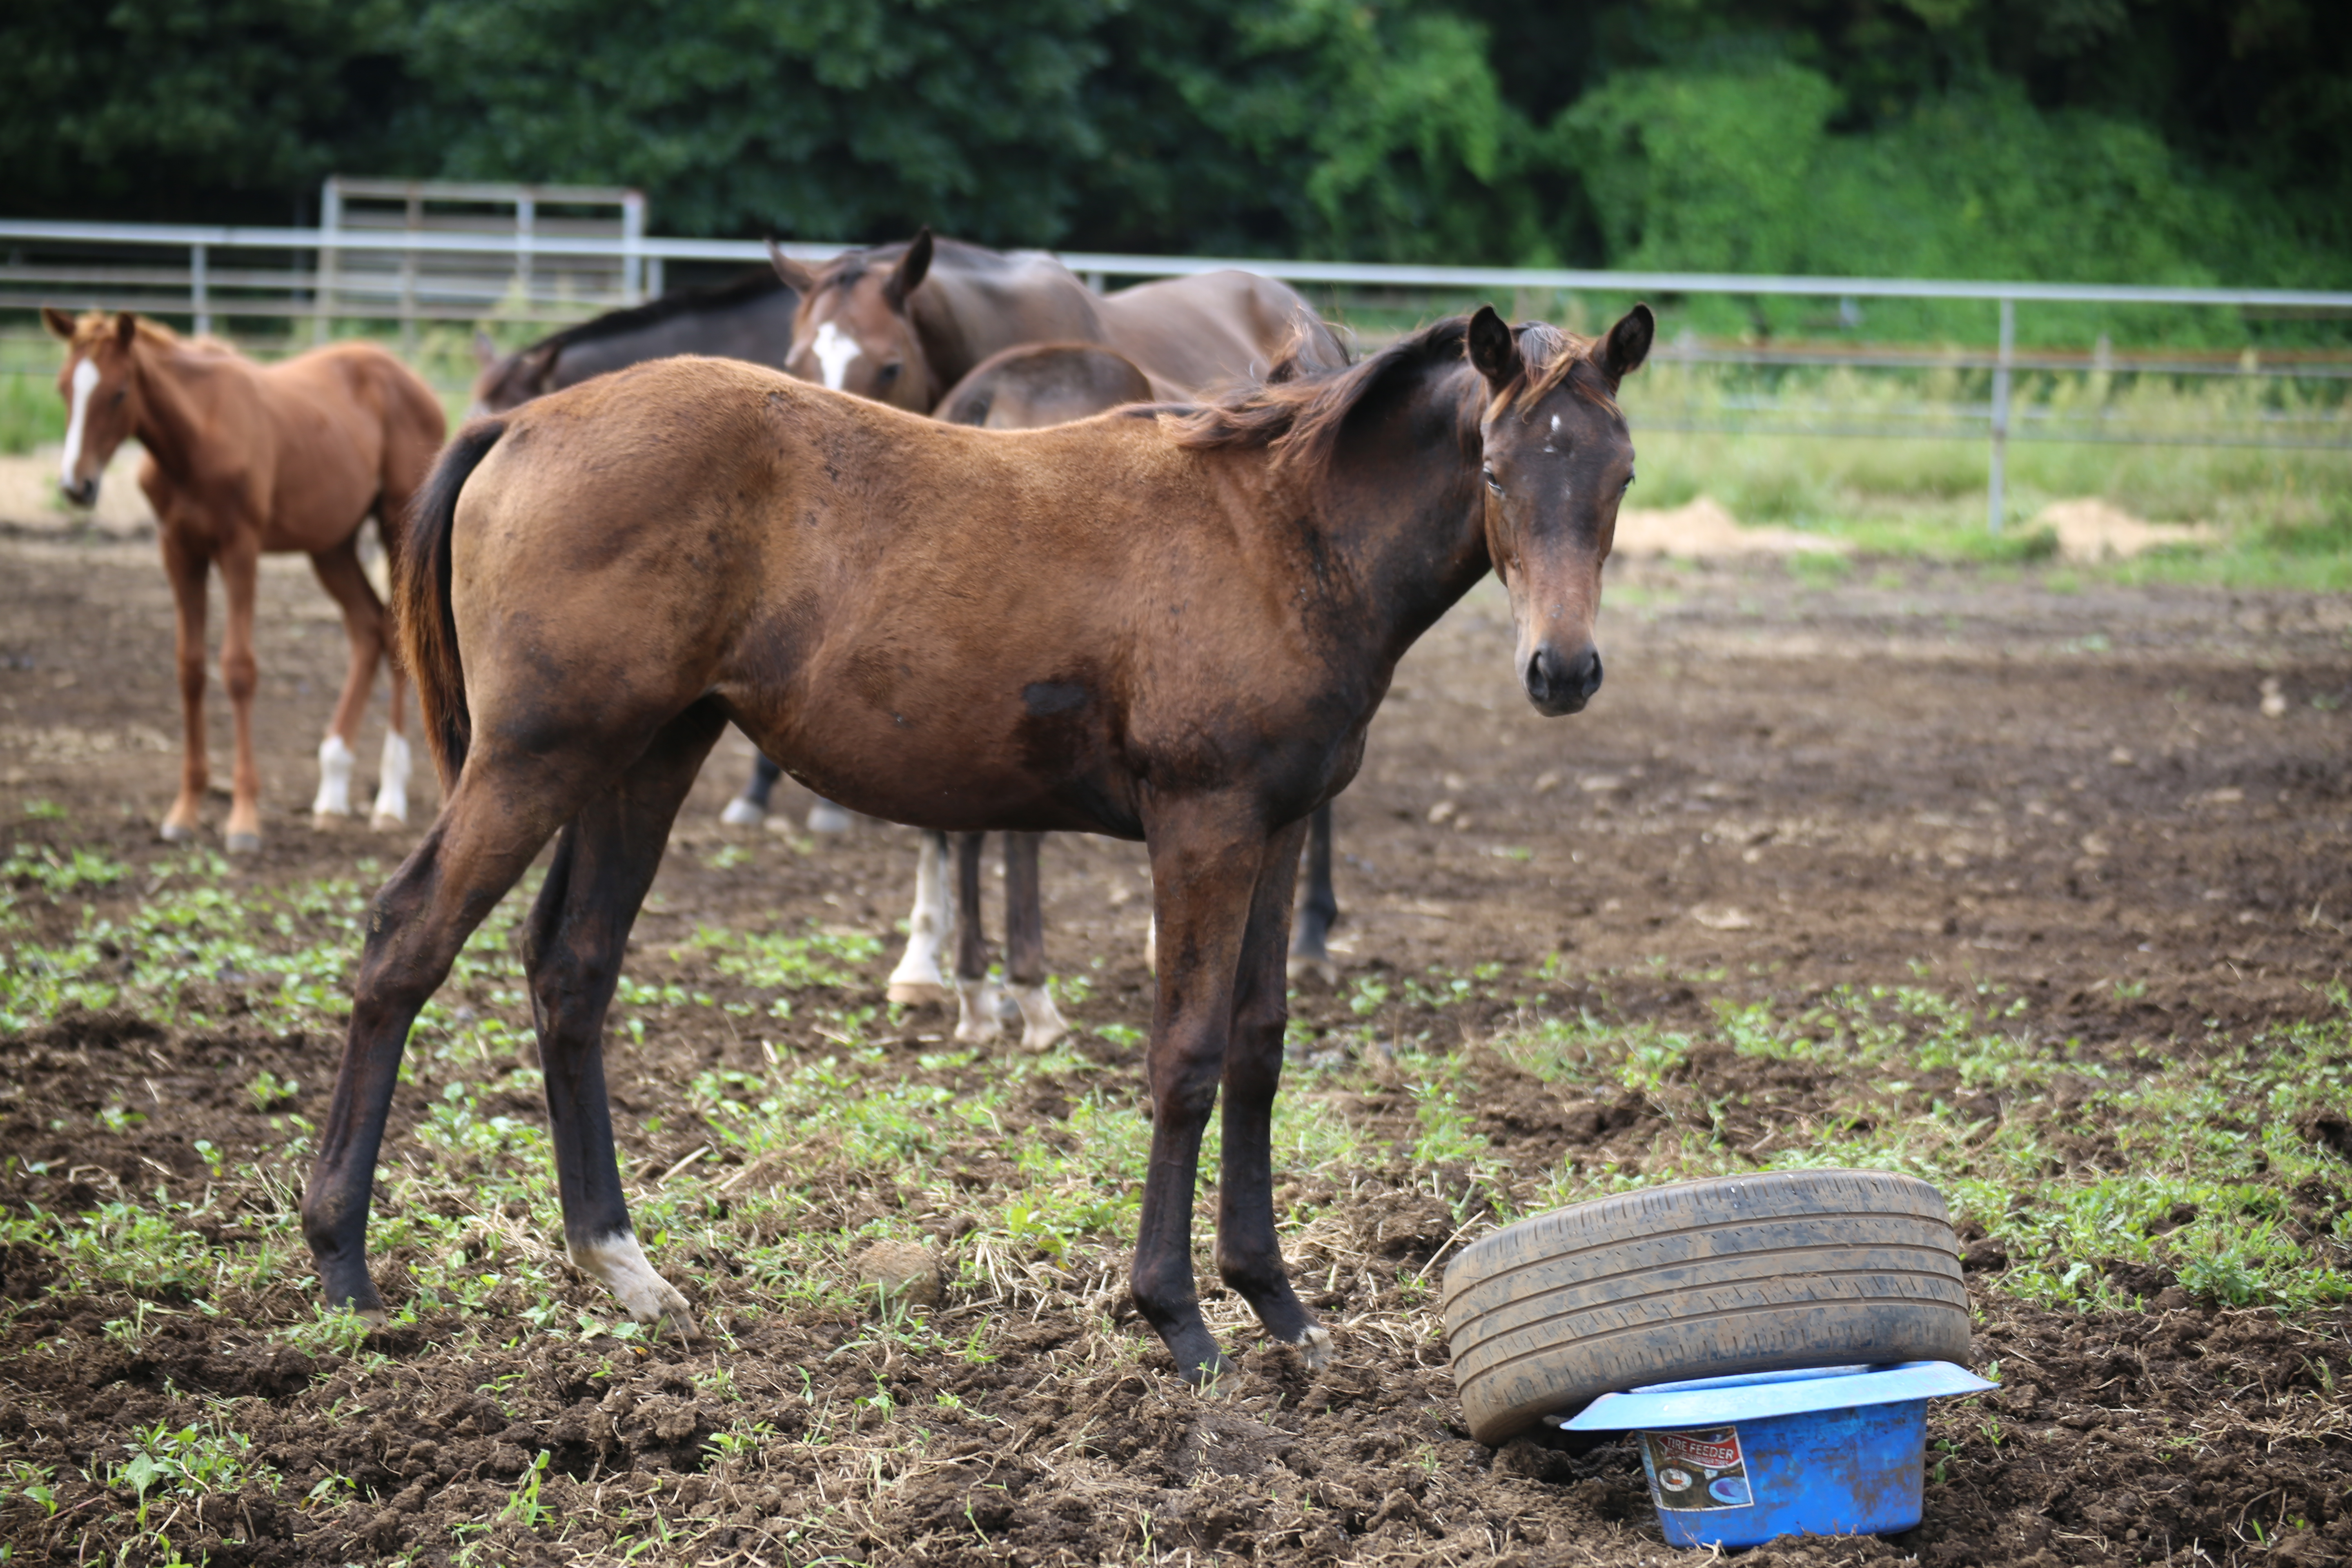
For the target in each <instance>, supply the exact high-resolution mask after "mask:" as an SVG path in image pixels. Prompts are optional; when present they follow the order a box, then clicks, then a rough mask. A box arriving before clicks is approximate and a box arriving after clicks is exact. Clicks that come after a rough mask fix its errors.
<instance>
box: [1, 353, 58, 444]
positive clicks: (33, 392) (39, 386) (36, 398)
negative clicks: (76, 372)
mask: <svg viewBox="0 0 2352 1568" xmlns="http://www.w3.org/2000/svg"><path fill="white" fill-rule="evenodd" d="M65 438H66V405H65V400H64V399H63V398H61V397H59V396H58V387H57V371H56V370H55V369H54V368H51V369H50V370H48V371H47V372H46V373H44V372H39V371H31V372H19V371H0V452H5V453H8V454H10V455H12V456H13V455H16V454H21V453H25V452H29V451H31V450H32V449H33V448H34V447H38V446H40V445H42V444H44V443H45V442H50V441H62V440H64V439H65Z"/></svg>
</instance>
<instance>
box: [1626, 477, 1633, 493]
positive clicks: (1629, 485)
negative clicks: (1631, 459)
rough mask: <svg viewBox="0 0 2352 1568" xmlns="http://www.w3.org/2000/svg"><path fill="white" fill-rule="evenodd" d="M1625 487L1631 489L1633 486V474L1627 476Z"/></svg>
mask: <svg viewBox="0 0 2352 1568" xmlns="http://www.w3.org/2000/svg"><path fill="white" fill-rule="evenodd" d="M1625 488H1626V489H1629V490H1630V489H1633V475H1631V474H1627V475H1626V476H1625Z"/></svg>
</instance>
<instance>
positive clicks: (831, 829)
mask: <svg viewBox="0 0 2352 1568" xmlns="http://www.w3.org/2000/svg"><path fill="white" fill-rule="evenodd" d="M808 830H809V831H810V832H811V833H846V832H848V831H849V813H848V812H847V811H846V810H845V809H844V808H842V807H840V806H837V805H834V804H833V802H831V801H829V800H821V801H818V802H817V803H816V804H815V805H813V806H810V807H809V814H808Z"/></svg>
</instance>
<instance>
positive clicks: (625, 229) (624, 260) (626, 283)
mask: <svg viewBox="0 0 2352 1568" xmlns="http://www.w3.org/2000/svg"><path fill="white" fill-rule="evenodd" d="M645 239H646V198H645V197H644V196H642V195H638V194H637V193H636V192H635V191H631V192H630V193H629V194H628V195H625V196H623V197H622V198H621V303H622V304H624V305H641V304H643V303H645V299H646V290H645V281H646V269H645V258H644V257H643V255H642V254H640V252H639V249H638V247H640V246H642V245H643V244H644V243H645Z"/></svg>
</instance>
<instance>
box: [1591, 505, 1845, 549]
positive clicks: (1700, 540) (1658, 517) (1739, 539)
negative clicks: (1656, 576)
mask: <svg viewBox="0 0 2352 1568" xmlns="http://www.w3.org/2000/svg"><path fill="white" fill-rule="evenodd" d="M1613 549H1614V550H1615V552H1616V553H1618V554H1621V555H1673V556H1678V557H1681V558H1682V559H1684V560H1689V561H1696V560H1704V559H1706V558H1709V557H1715V556H1725V555H1793V554H1799V553H1802V552H1823V553H1828V554H1832V555H1844V554H1850V553H1852V552H1853V544H1852V543H1851V542H1848V541H1846V540H1843V539H1830V538H1826V537H1824V536H1823V535H1822V534H1818V533H1804V532H1801V531H1798V530H1796V529H1793V528H1769V527H1768V528H1748V527H1746V526H1744V525H1743V524H1742V523H1741V522H1740V521H1739V520H1738V518H1736V517H1733V516H1732V515H1731V513H1730V512H1729V511H1728V510H1726V509H1725V507H1724V505H1723V503H1722V502H1721V501H1718V500H1716V499H1715V498H1714V497H1713V496H1700V497H1699V498H1698V499H1697V500H1692V501H1688V502H1685V504H1683V505H1681V506H1678V507H1675V508H1672V509H1671V510H1664V511H1656V510H1646V509H1644V508H1642V507H1625V508H1622V509H1621V510H1619V511H1618V513H1617V542H1616V544H1615V545H1614V546H1613Z"/></svg>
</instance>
